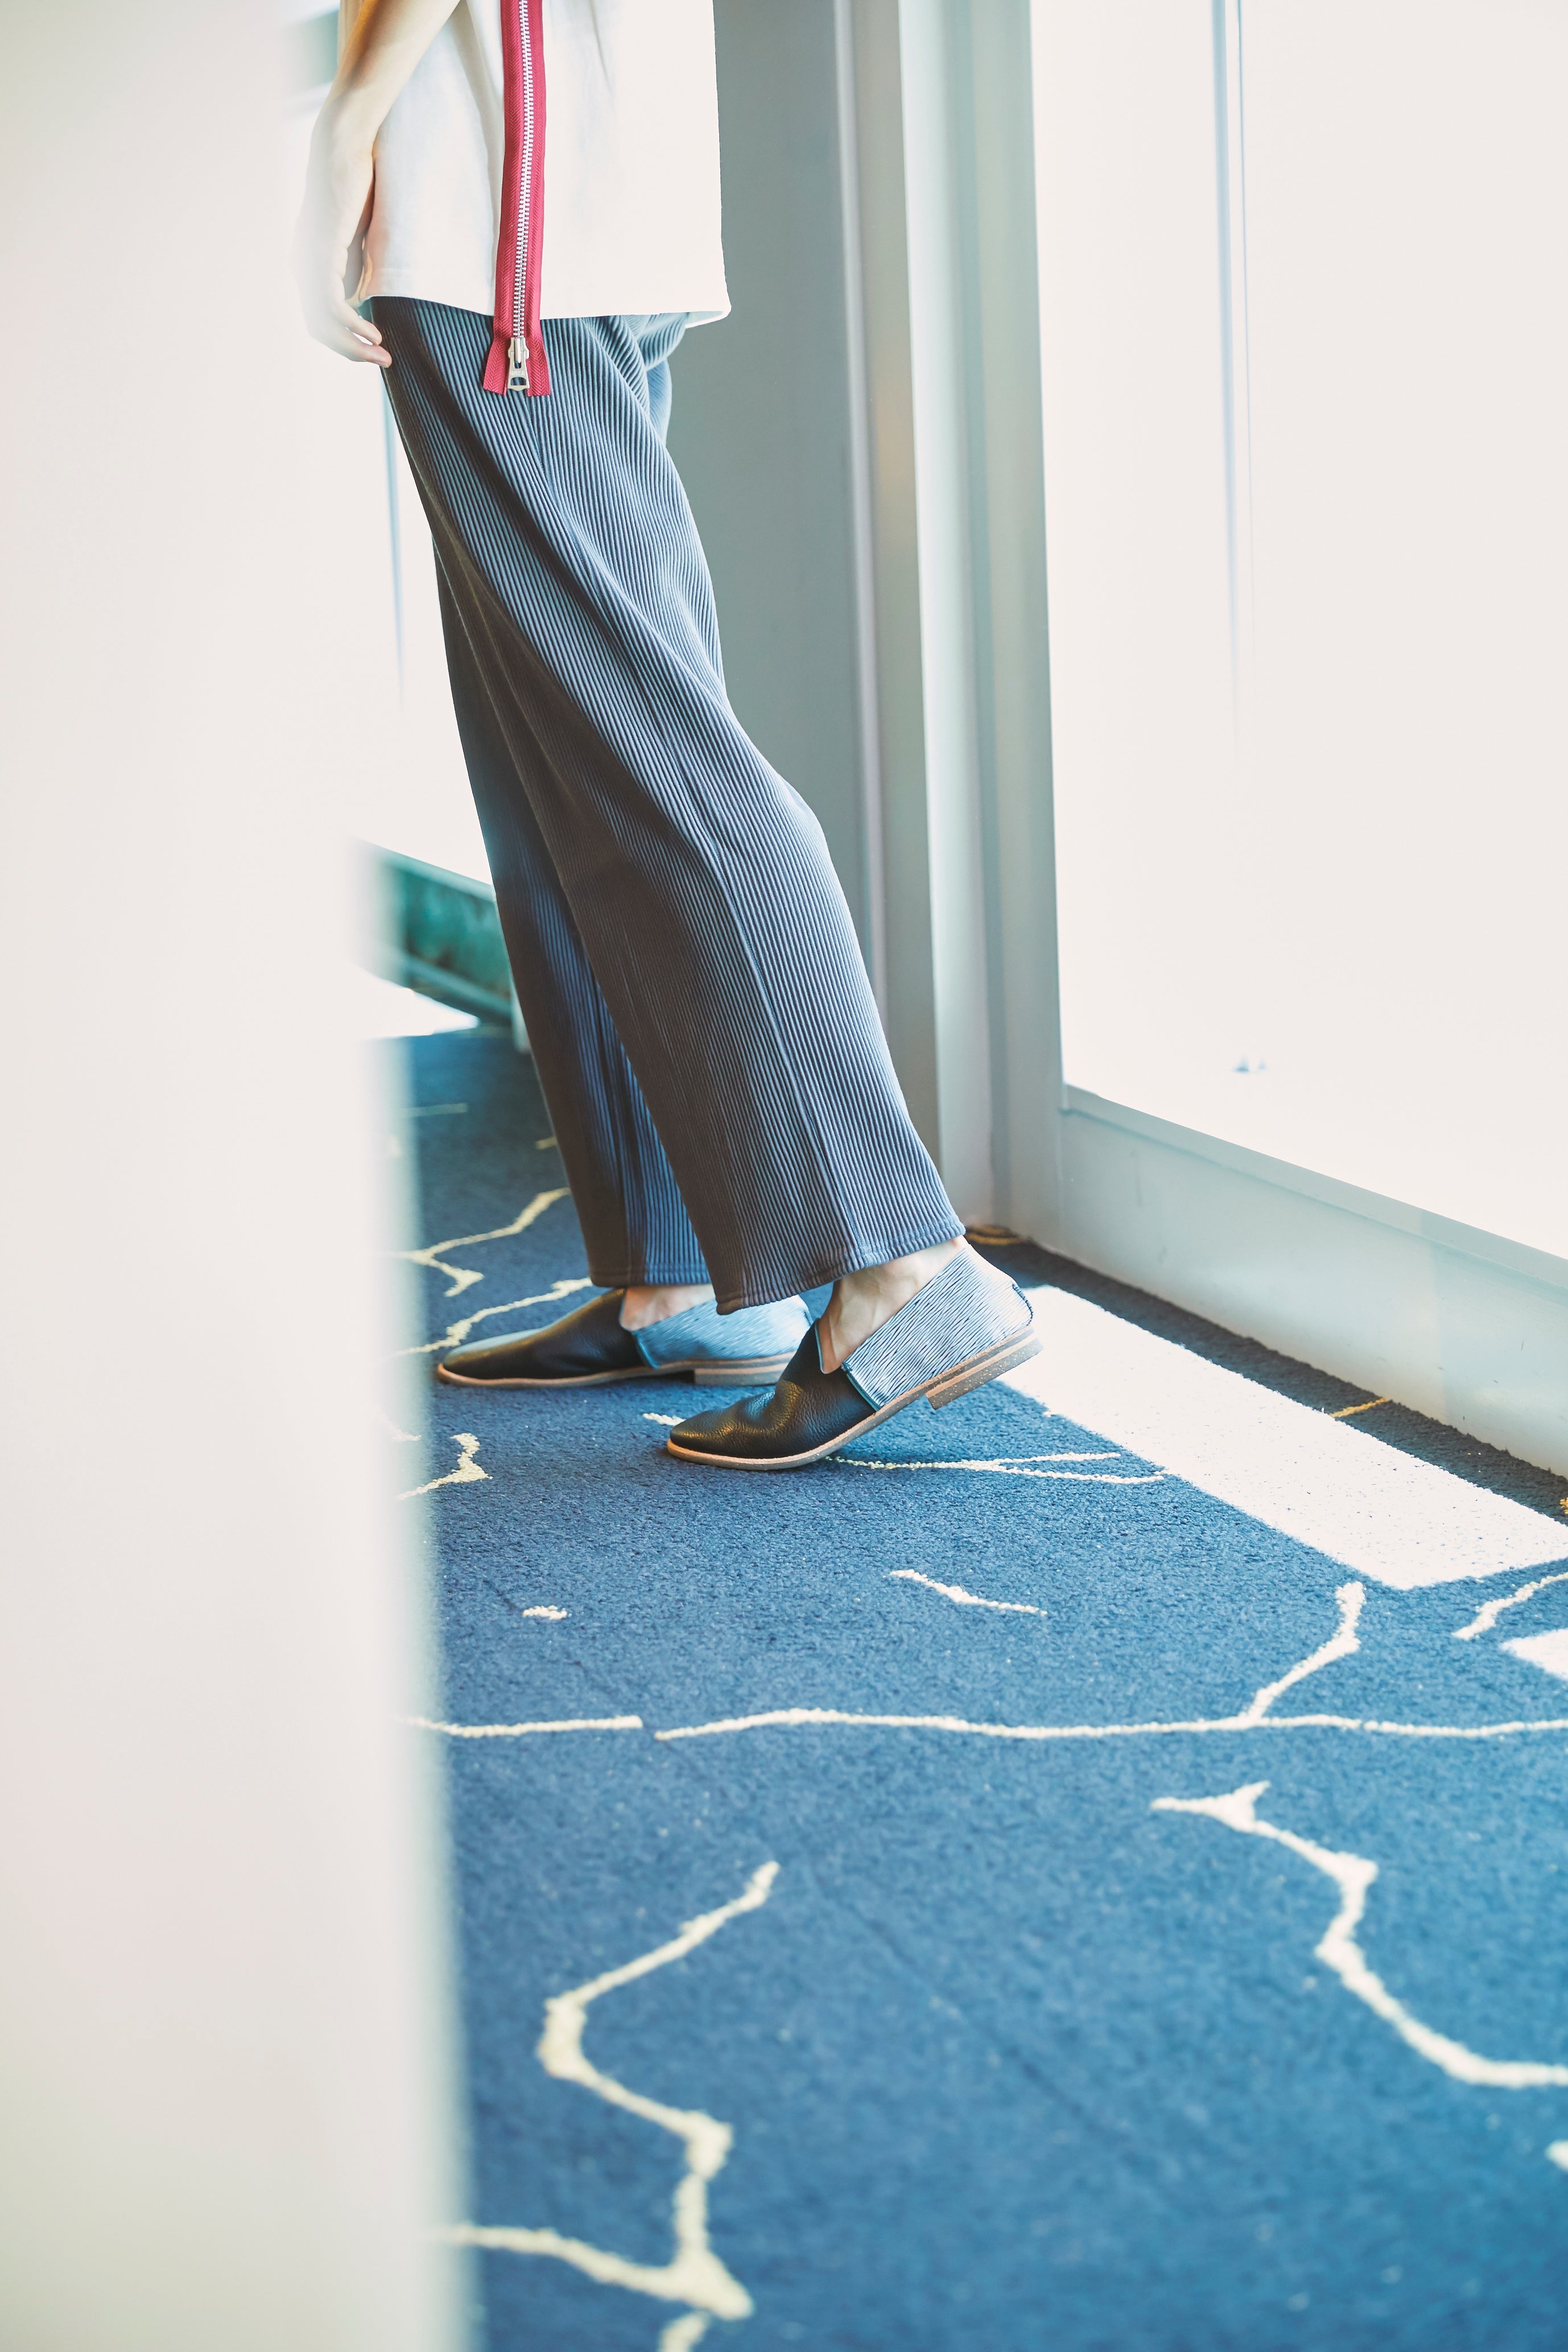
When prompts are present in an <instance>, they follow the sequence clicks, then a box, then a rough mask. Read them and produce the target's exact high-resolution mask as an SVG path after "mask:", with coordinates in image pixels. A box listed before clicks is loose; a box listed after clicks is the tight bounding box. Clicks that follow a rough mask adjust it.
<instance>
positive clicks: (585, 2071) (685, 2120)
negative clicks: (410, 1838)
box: [440, 1724, 779, 2352]
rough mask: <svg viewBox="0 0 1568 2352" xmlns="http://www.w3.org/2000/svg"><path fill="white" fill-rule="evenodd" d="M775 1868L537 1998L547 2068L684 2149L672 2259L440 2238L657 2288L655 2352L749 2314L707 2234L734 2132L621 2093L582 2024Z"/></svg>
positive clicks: (713, 1924) (506, 2237)
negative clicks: (583, 1978) (665, 1935)
mask: <svg viewBox="0 0 1568 2352" xmlns="http://www.w3.org/2000/svg"><path fill="white" fill-rule="evenodd" d="M530 1728H532V1729H537V1730H544V1729H547V1728H557V1727H553V1726H546V1725H542V1724H540V1725H535V1726H531V1727H530ZM559 1728H565V1727H564V1726H561V1727H559ZM778 1871H779V1866H778V1864H777V1863H776V1862H764V1863H763V1865H762V1867H761V1868H760V1869H759V1870H754V1871H753V1872H752V1875H751V1877H750V1879H749V1880H748V1881H747V1883H746V1888H745V1892H744V1893H743V1894H742V1895H737V1896H736V1897H735V1899H734V1901H733V1902H732V1903H726V1904H723V1905H722V1906H721V1907H720V1909H718V1910H717V1911H705V1912H704V1913H703V1914H702V1916H700V1918H697V1919H689V1920H688V1921H687V1923H686V1925H685V1927H682V1929H681V1931H680V1933H679V1936H676V1937H672V1938H671V1939H670V1941H669V1942H668V1944H660V1945H659V1946H658V1948H657V1949H656V1950H654V1951H651V1952H644V1953H643V1954H642V1955H641V1957H640V1958H637V1959H635V1960H628V1961H627V1962H626V1966H625V1967H624V1968H619V1969H609V1970H607V1971H606V1973H605V1975H603V1976H598V1977H594V1978H592V1979H590V1980H589V1982H588V1983H587V1984H583V1985H577V1986H575V1987H574V1989H573V1990H572V1991H570V1992H561V1993H557V1994H555V1995H554V1997H553V1999H552V2000H547V2001H546V2002H545V2004H544V2032H542V2035H541V2036H540V2040H539V2052H538V2055H539V2063H540V2064H541V2065H542V2067H543V2069H544V2071H545V2073H546V2074H552V2075H553V2076H554V2077H555V2078H556V2080H557V2081H559V2082H563V2083H581V2084H582V2085H583V2087H584V2090H589V2091H592V2092H593V2093H594V2094H595V2096H596V2097H598V2098H601V2099H604V2100H605V2101H606V2103H607V2104H608V2105H611V2106H613V2107H620V2108H622V2109H624V2111H625V2112H626V2114H627V2115H632V2116H642V2117H643V2119H644V2120H645V2121H646V2122H647V2123H650V2124H658V2126H659V2128H660V2129H661V2130H663V2131H667V2132H671V2133H673V2134H674V2136H675V2137H676V2138H677V2139H679V2141H681V2143H682V2144H683V2146H684V2147H685V2149H686V2169H685V2171H684V2173H683V2174H682V2175H681V2178H680V2179H679V2181H678V2182H677V2183H676V2189H675V2198H674V2207H673V2217H672V2218H673V2221H674V2227H675V2252H674V2255H673V2256H672V2258H671V2259H670V2261H668V2263H658V2264H657V2265H656V2264H653V2263H633V2262H628V2261H626V2258H625V2256H624V2255H621V2254H613V2253H609V2252H605V2249H604V2248H603V2247H601V2246H590V2245H588V2244H586V2243H584V2241H583V2240H582V2239H581V2238H564V2237H563V2236H562V2235H561V2234H560V2232H559V2231H555V2230H520V2229H490V2228H486V2227H483V2226H481V2225H479V2224H478V2223H475V2222H470V2221H465V2222H461V2223H459V2224H458V2226H457V2227H456V2228H453V2229H450V2230H444V2231H441V2232H440V2235H441V2237H442V2239H443V2240H444V2241H445V2242H446V2243H447V2244H449V2245H454V2246H478V2247H484V2248H488V2249H489V2250H490V2251H492V2252H499V2253H509V2254H549V2255H552V2256H553V2257H554V2258H555V2260H556V2261H558V2262H563V2263H570V2264H571V2265H572V2267H573V2269H574V2270H579V2271H582V2272H583V2273H584V2274H585V2275H586V2276H587V2277H589V2278H592V2279H597V2280H599V2281H600V2282H601V2284H605V2285H606V2286H624V2287H629V2288H630V2289H631V2290H632V2291H633V2292H634V2293H635V2294H647V2295H654V2296H656V2297H658V2300H659V2301H661V2302H664V2303H683V2304H686V2305H689V2309H688V2312H687V2314H686V2315H685V2316H684V2317H683V2318H679V2319H675V2320H672V2321H671V2322H670V2324H669V2326H668V2327H666V2328H665V2330H664V2332H663V2334H662V2335H661V2336H660V2338H659V2347H660V2352H689V2347H691V2346H693V2345H695V2344H696V2343H697V2342H698V2341H699V2339H700V2336H702V2335H703V2333H704V2332H705V2330H706V2328H707V2325H708V2322H709V2320H710V2319H746V2318H749V2317H750V2315H751V2313H752V2298H751V2296H750V2295H749V2294H747V2293H746V2290H745V2288H744V2287H743V2286H742V2284H741V2282H740V2280H739V2279H737V2278H736V2277H735V2276H734V2275H733V2273H731V2272H730V2271H728V2270H726V2268H725V2266H724V2264H723V2263H721V2261H720V2259H719V2257H718V2255H717V2254H716V2253H715V2252H713V2249H712V2247H711V2246H710V2243H709V2241H708V2183H709V2182H710V2180H711V2179H713V2177H714V2175H715V2174H716V2173H718V2172H719V2171H720V2170H721V2168H722V2166H723V2164H724V2162H725V2159H726V2158H727V2157H728V2156H729V2153H730V2149H731V2145H732V2143H733V2140H734V2134H733V2132H732V2131H731V2127H730V2126H729V2125H728V2124H723V2123H720V2122H719V2121H718V2120H717V2119H716V2118H715V2117H714V2116H709V2115H704V2114H703V2113H702V2112H701V2110H700V2109H699V2108H685V2107H667V2106H665V2105H663V2103H662V2102H661V2101H660V2100H658V2099H648V2098H645V2097H644V2096H643V2095H642V2094H641V2092H639V2091H628V2090H627V2089H626V2085H625V2084H624V2083H617V2082H616V2080H615V2078H614V2076H613V2075H610V2074H601V2073H600V2071H599V2069H598V2067H596V2066H595V2064H594V2063H593V2062H592V2060H591V2059H589V2058H588V2057H587V2056H586V2055H585V2054H584V2049H583V2032H584V2027H585V2026H586V2024H587V2021H588V2009H589V2004H590V2003H591V2002H593V2001H595V2000H600V1999H601V1998H602V1997H603V1996H604V1994H605V1993H607V1992H615V1991H616V1990H617V1989H618V1988H619V1987H620V1986H622V1985H627V1984H632V1983H635V1981H636V1980H637V1978H638V1977H646V1976H648V1975H651V1973H652V1972H653V1970H654V1969H662V1968H667V1967H668V1964H669V1963H670V1961H671V1960H680V1959H684V1958H686V1955H687V1954H688V1953H689V1952H693V1951H695V1950H696V1949H697V1947H698V1946H699V1945H700V1944H705V1943H706V1942H707V1941H708V1939H709V1937H711V1936H716V1935H717V1934H718V1932H719V1930H720V1928H721V1927H725V1926H727V1925H728V1923H729V1922H730V1921H731V1919H738V1918H739V1917H740V1916H741V1915H742V1912H745V1911H760V1910H761V1908H762V1906H763V1904H764V1903H765V1902H766V1901H767V1899H768V1896H769V1895H771V1894H772V1892H773V1881H774V1879H775V1878H776V1877H777V1876H778Z"/></svg>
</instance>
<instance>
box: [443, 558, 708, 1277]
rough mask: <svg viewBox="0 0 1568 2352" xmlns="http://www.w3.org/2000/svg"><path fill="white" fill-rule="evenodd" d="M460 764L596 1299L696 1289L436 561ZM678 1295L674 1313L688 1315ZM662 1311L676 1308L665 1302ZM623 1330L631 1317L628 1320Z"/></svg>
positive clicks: (637, 1113)
mask: <svg viewBox="0 0 1568 2352" xmlns="http://www.w3.org/2000/svg"><path fill="white" fill-rule="evenodd" d="M437 579H438V585H439V589H440V597H441V620H442V625H443V628H444V630H445V634H446V640H447V668H448V671H449V672H450V675H451V680H452V704H453V709H454V710H455V712H456V714H457V720H458V736H459V738H460V740H461V741H462V746H463V757H464V759H465V761H467V763H468V779H469V782H470V783H471V784H472V786H473V793H474V802H475V805H476V807H477V808H478V810H479V825H480V829H481V831H482V832H483V834H484V837H485V848H486V851H487V853H488V855H489V866H490V877H491V879H492V881H493V882H494V884H495V890H496V906H497V909H498V911H499V913H500V923H501V931H502V934H503V936H504V938H505V940H506V946H507V954H508V956H509V958H510V962H511V968H512V972H513V976H514V978H515V981H516V984H517V993H518V1002H519V1003H520V1004H521V1007H522V1017H523V1020H524V1022H525V1023H526V1024H527V1027H528V1035H529V1043H530V1045H531V1047H532V1049H533V1059H534V1066H535V1067H536V1068H537V1070H538V1072H539V1078H540V1084H541V1086H542V1088H543V1091H544V1098H545V1101H546V1102H547V1103H548V1105H549V1106H550V1116H551V1119H552V1124H553V1126H554V1129H555V1139H556V1142H557V1144H558V1145H559V1146H560V1150H561V1157H562V1160H563V1163H564V1165H565V1169H566V1174H567V1179H568V1181H569V1182H570V1184H571V1186H572V1199H573V1202H574V1206H575V1208H576V1211H577V1216H578V1220H579V1222H580V1223H581V1225H582V1227H583V1238H584V1243H585V1244H586V1246H587V1252H588V1270H589V1272H590V1273H591V1274H592V1276H593V1277H594V1280H595V1282H596V1283H599V1284H600V1285H601V1286H603V1287H604V1288H605V1289H612V1290H613V1289H620V1288H627V1287H641V1286H647V1287H650V1288H653V1287H663V1286H698V1287H700V1286H705V1285H706V1283H707V1281H708V1269H707V1267H706V1265H704V1264H703V1260H702V1252H701V1249H700V1246H699V1244H698V1240H697V1236H696V1234H694V1233H693V1232H692V1230H691V1221H690V1219H689V1217H688V1215H687V1213H686V1209H685V1206H684V1204H683V1202H682V1201H681V1198H680V1193H679V1188H678V1187H677V1184H676V1181H675V1178H674V1176H673V1175H672V1174H671V1172H670V1166H669V1162H668V1160H667V1158H666V1157H665V1152H664V1147H663V1145H662V1144H661V1143H660V1142H659V1139H658V1135H657V1134H656V1133H655V1131H654V1125H653V1121H652V1119H651V1118H649V1117H648V1111H647V1104H646V1103H645V1102H644V1100H643V1098H642V1094H641V1092H640V1090H639V1088H638V1086H637V1080H636V1078H635V1077H634V1076H633V1075H632V1071H631V1066H630V1065H629V1063H628V1062H627V1060H626V1051H625V1048H624V1047H623V1045H622V1044H621V1041H620V1039H619V1037H618V1036H617V1035H616V1026H615V1024H614V1022H613V1021H612V1020H611V1018H610V1014H609V1010H608V1007H607V1006H606V1005H605V1000H604V997H603V996H602V994H601V993H600V991H599V984H598V982H597V981H596V980H595V978H594V974H593V970H592V968H591V966H590V964H589V962H588V959H587V956H586V954H585V953H584V948H583V941H582V938H581V936H580V934H579V932H578V929H577V926H576V924H575V922H574V919H573V916H572V909H571V908H570V907H569V906H568V905H567V903H566V898H565V896H564V894H563V890H562V887H561V884H560V881H559V879H558V877H557V876H556V872H555V868H554V866H553V865H552V862H551V857H550V853H549V851H548V850H547V849H546V847H545V845H544V843H543V841H542V838H541V835H540V832H539V827H538V825H537V824H536V823H535V821H534V816H533V811H532V808H531V805H530V803H529V799H528V795H527V793H526V791H525V790H524V789H523V788H522V787H521V782H520V780H519V777H518V773H517V771H516V768H515V767H514V765H513V763H512V751H511V747H510V744H509V742H508V740H507V738H506V737H505V736H504V735H503V734H502V732H501V730H500V726H499V724H498V722H497V718H496V713H495V709H494V707H493V705H492V703H491V701H490V697H489V689H488V688H487V685H486V681H485V678H484V676H483V673H482V672H481V670H480V667H479V663H478V662H477V661H476V660H475V658H474V654H473V650H472V648H471V646H469V644H468V635H467V632H466V630H465V628H464V625H463V620H462V616H461V614H459V612H458V609H457V605H456V604H455V602H454V600H453V597H452V595H451V592H450V590H449V589H448V588H447V583H446V580H445V578H444V576H442V574H441V568H440V565H439V562H437ZM690 1303H691V1302H690V1298H689V1297H686V1296H684V1295H683V1296H682V1297H681V1298H680V1300H679V1305H680V1306H685V1305H689V1304H690ZM668 1312H671V1313H675V1312H679V1306H672V1307H669V1308H668ZM627 1319H628V1321H632V1320H635V1318H627Z"/></svg>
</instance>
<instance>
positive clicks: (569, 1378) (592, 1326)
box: [436, 1290, 805, 1389]
mask: <svg viewBox="0 0 1568 2352" xmlns="http://www.w3.org/2000/svg"><path fill="white" fill-rule="evenodd" d="M625 1297H626V1292H625V1291H624V1290H605V1291H602V1292H601V1293H600V1295H599V1297H597V1298H590V1299H589V1301H588V1303H587V1305H586V1306H585V1307H576V1308H574V1311H573V1312H572V1313H571V1314H570V1315H563V1317H562V1318H561V1320H560V1321H559V1322H558V1323H551V1324H547V1325H546V1327H545V1328H544V1329H543V1330H542V1331H511V1332H508V1333H507V1334H506V1335H505V1336H504V1337H502V1338H499V1339H479V1340H476V1341H475V1342H474V1344H473V1345H472V1346H471V1347H468V1348H456V1349H453V1351H452V1353H451V1354H450V1355H449V1356H448V1357H447V1358H446V1359H445V1360H444V1361H443V1362H441V1363H439V1364H437V1367H436V1377H437V1380H441V1381H452V1382H453V1384H454V1385H455V1386H456V1387H458V1388H466V1389H602V1388H609V1387H610V1386H612V1385H613V1384H614V1383H615V1382H616V1381H668V1380H679V1379H683V1378H686V1377H687V1376H689V1377H690V1378H691V1379H692V1380H694V1381H697V1382H698V1383H699V1385H700V1386H701V1387H704V1388H726V1389H743V1388H765V1387H770V1386H771V1385H772V1383H773V1381H776V1380H777V1379H778V1377H779V1374H780V1373H781V1372H782V1371H783V1370H784V1368H785V1366H786V1365H787V1364H788V1362H789V1357H788V1355H787V1353H784V1354H770V1355H764V1356H715V1355H700V1356H699V1355H677V1354H673V1353H672V1354H671V1356H670V1357H669V1358H668V1360H663V1361H658V1362H653V1363H650V1362H649V1360H648V1358H647V1354H646V1353H645V1352H644V1349H643V1347H642V1345H641V1344H640V1343H639V1339H638V1335H637V1332H635V1331H626V1330H623V1328H621V1302H622V1300H623V1299H624V1298H625ZM797 1311H798V1313H799V1314H800V1315H801V1316H804V1314H805V1308H804V1307H801V1308H799V1309H798V1310H797ZM685 1319H686V1318H681V1317H673V1318H671V1320H670V1321H669V1323H668V1324H655V1325H654V1326H653V1327H652V1328H653V1329H654V1330H656V1331H659V1330H661V1331H668V1332H677V1331H679V1326H680V1324H681V1323H682V1322H683V1321H684V1320H685ZM753 1328H755V1327H753ZM796 1328H799V1327H798V1324H797V1325H796ZM762 1329H763V1334H764V1335H765V1336H771V1334H768V1333H767V1326H766V1324H765V1323H764V1324H763V1327H762ZM681 1336H682V1337H684V1336H685V1335H684V1334H682V1335H681ZM677 1344H678V1345H679V1340H678V1342H677ZM687 1344H688V1345H689V1340H688V1342H687Z"/></svg>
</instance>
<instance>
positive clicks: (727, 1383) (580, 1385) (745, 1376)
mask: <svg viewBox="0 0 1568 2352" xmlns="http://www.w3.org/2000/svg"><path fill="white" fill-rule="evenodd" d="M789 1361H790V1359H789V1357H788V1356H745V1357H741V1358H738V1359H737V1360H736V1361H735V1362H733V1363H729V1364H721V1363H715V1362H714V1361H713V1360H712V1359H711V1358H710V1357H708V1358H704V1359H703V1360H701V1361H698V1360H696V1359H695V1358H693V1359H692V1360H689V1362H687V1363H684V1364H637V1365H634V1367H633V1368H632V1370H629V1371H625V1372H579V1373H577V1374H576V1375H575V1376H574V1378H573V1379H571V1380H565V1381H479V1380H475V1379H474V1377H473V1375H472V1374H471V1373H469V1372H452V1371H448V1370H447V1367H446V1365H445V1364H437V1367H436V1378H437V1380H438V1381H450V1382H451V1384H452V1386H453V1387H454V1388H455V1389H607V1388H613V1387H614V1386H615V1385H616V1382H617V1381H679V1380H684V1379H685V1377H686V1375H687V1374H688V1373H689V1374H690V1376H691V1378H692V1379H693V1381H696V1383H697V1386H698V1387H699V1388H700V1389H771V1388H772V1387H773V1382H774V1381H776V1380H777V1379H778V1378H779V1376H780V1374H781V1373H782V1372H783V1371H784V1370H785V1368H786V1367H787V1365H788V1364H789Z"/></svg>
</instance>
